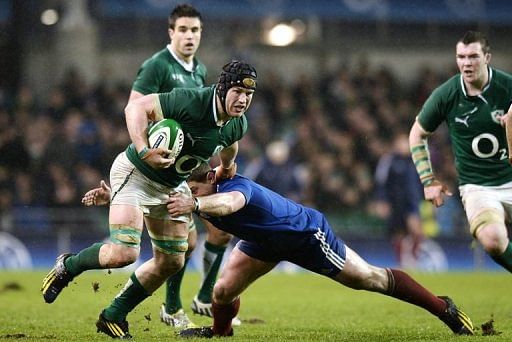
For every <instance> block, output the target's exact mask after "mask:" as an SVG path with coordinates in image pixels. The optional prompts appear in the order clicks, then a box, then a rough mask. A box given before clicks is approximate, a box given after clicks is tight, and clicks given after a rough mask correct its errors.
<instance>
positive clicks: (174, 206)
mask: <svg viewBox="0 0 512 342" xmlns="http://www.w3.org/2000/svg"><path fill="white" fill-rule="evenodd" d="M195 208H196V203H195V201H194V198H193V197H190V196H187V195H185V194H182V193H181V192H176V193H173V194H170V195H169V199H168V200H167V211H168V212H169V214H170V215H171V216H172V217H176V216H180V215H186V214H190V213H191V212H193V211H194V209H195Z"/></svg>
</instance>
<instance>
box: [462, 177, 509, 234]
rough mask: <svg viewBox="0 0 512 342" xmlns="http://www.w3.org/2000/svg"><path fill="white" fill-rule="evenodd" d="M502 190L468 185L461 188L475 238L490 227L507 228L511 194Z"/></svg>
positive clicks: (471, 230)
mask: <svg viewBox="0 0 512 342" xmlns="http://www.w3.org/2000/svg"><path fill="white" fill-rule="evenodd" d="M511 191H512V189H509V191H507V190H506V189H501V188H489V187H483V186H478V185H472V184H467V185H463V186H461V187H460V193H461V197H462V203H463V205H464V210H465V211H466V216H467V218H468V222H469V228H470V232H471V234H472V235H473V236H477V235H478V231H479V230H480V229H482V228H484V227H486V226H489V225H497V226H503V227H505V215H506V214H505V208H507V207H510V206H511V205H512V196H511V195H510V192H511Z"/></svg>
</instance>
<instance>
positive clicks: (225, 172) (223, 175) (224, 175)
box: [215, 163, 236, 181]
mask: <svg viewBox="0 0 512 342" xmlns="http://www.w3.org/2000/svg"><path fill="white" fill-rule="evenodd" d="M235 175H236V163H233V164H231V166H230V167H228V168H226V167H224V166H222V165H219V166H217V167H216V168H215V180H217V181H219V180H223V179H231V178H233V177H235Z"/></svg>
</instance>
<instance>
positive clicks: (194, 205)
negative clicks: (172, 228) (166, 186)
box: [167, 191, 245, 216]
mask: <svg viewBox="0 0 512 342" xmlns="http://www.w3.org/2000/svg"><path fill="white" fill-rule="evenodd" d="M244 206H245V196H244V195H243V194H242V193H241V192H240V191H231V192H225V193H218V194H212V195H208V196H199V197H195V198H192V197H189V196H187V195H185V194H182V193H176V194H172V195H170V196H169V201H168V202H167V210H168V211H169V214H171V216H180V215H184V214H189V213H191V212H193V211H200V212H202V213H205V214H208V215H210V216H226V215H229V214H232V213H235V212H237V211H238V210H240V209H242V208H243V207H244Z"/></svg>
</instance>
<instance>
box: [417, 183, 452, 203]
mask: <svg viewBox="0 0 512 342" xmlns="http://www.w3.org/2000/svg"><path fill="white" fill-rule="evenodd" d="M423 190H424V192H425V199H426V200H427V201H430V202H432V204H434V205H435V206H436V207H440V206H442V205H443V204H444V197H445V196H451V195H452V193H451V192H450V191H449V190H448V187H447V186H446V185H444V184H443V183H441V182H439V181H438V180H434V181H433V182H432V183H431V184H430V185H428V186H426V187H425V188H424V189H423Z"/></svg>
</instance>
